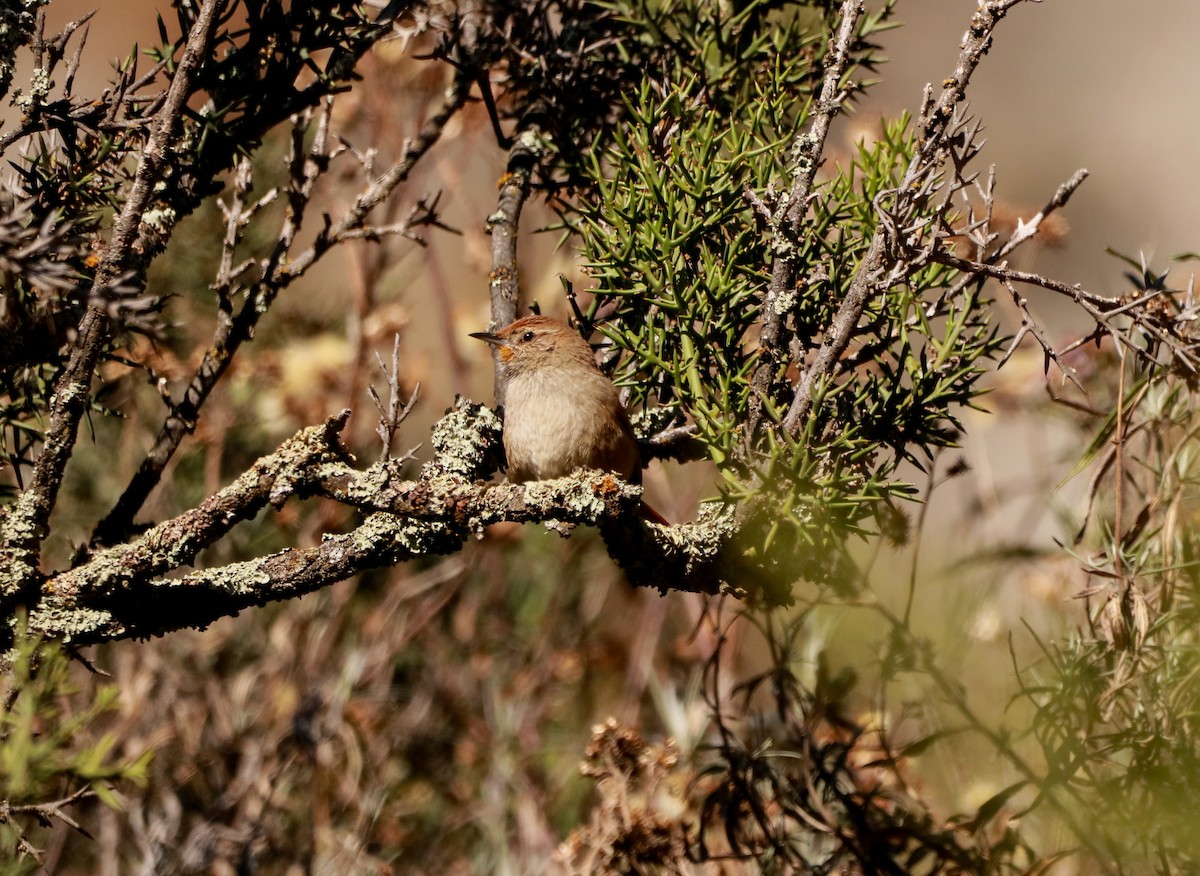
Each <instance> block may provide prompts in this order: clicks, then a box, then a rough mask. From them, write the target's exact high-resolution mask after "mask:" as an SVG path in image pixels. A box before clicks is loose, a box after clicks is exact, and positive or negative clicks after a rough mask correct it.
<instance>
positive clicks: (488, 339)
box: [471, 332, 508, 347]
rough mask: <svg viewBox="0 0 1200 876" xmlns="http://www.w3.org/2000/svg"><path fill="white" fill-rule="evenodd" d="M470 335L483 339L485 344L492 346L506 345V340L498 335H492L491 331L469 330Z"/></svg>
mask: <svg viewBox="0 0 1200 876" xmlns="http://www.w3.org/2000/svg"><path fill="white" fill-rule="evenodd" d="M471 337H473V338H477V339H478V340H481V341H483V342H484V343H485V344H491V345H492V346H493V347H507V346H508V341H507V340H505V339H504V338H502V337H500V336H499V335H494V334H492V333H491V332H471Z"/></svg>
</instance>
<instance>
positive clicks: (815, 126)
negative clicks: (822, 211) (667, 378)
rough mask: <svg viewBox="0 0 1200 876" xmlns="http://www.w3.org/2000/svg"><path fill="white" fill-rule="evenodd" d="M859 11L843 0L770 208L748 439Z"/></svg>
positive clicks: (857, 1) (770, 373) (781, 347)
mask: <svg viewBox="0 0 1200 876" xmlns="http://www.w3.org/2000/svg"><path fill="white" fill-rule="evenodd" d="M862 15H863V3H862V0H844V2H843V3H842V10H841V24H840V26H839V27H838V31H837V36H836V38H835V39H834V40H833V42H832V44H831V45H830V48H829V54H828V55H827V56H826V58H825V76H824V80H823V82H822V84H821V93H820V95H819V96H818V98H817V101H816V105H815V108H814V110H813V114H812V119H811V120H810V122H809V126H808V130H807V131H806V132H805V133H804V134H801V135H799V136H798V137H797V138H796V142H795V144H794V145H793V148H792V153H793V158H792V166H793V168H794V173H795V178H794V180H793V182H792V188H791V191H789V192H788V193H787V194H786V195H785V197H784V198H781V199H780V201H779V203H778V204H777V205H775V209H774V211H773V212H771V213H770V214H769V222H770V225H771V232H772V234H773V236H774V240H773V243H772V249H773V251H774V256H775V260H774V263H773V264H772V265H771V281H770V284H769V285H768V286H767V292H766V296H765V298H764V300H763V303H762V314H763V316H762V330H761V332H760V335H759V348H760V351H761V352H760V354H759V355H760V359H759V361H758V363H757V365H756V366H755V371H754V377H753V379H752V382H753V391H752V394H751V396H750V410H749V420H748V422H747V425H746V432H745V438H746V440H747V441H753V440H755V439H754V436H755V435H756V434H757V432H758V427H759V424H760V423H761V421H762V405H763V399H764V398H766V397H768V396H769V395H770V394H771V387H772V385H773V384H774V383H775V381H776V380H777V372H778V370H779V367H780V364H781V363H782V362H783V356H784V354H785V353H786V352H787V346H788V333H787V327H786V322H785V320H784V316H785V315H786V312H787V311H786V306H785V302H786V295H787V293H788V292H789V291H790V290H791V289H792V287H793V286H794V285H795V282H796V262H795V258H794V256H793V247H794V243H795V241H796V240H797V239H798V238H799V236H800V229H801V225H802V223H803V222H804V217H805V214H806V213H807V211H808V199H809V194H810V192H811V191H812V184H813V179H814V177H815V176H816V173H817V168H818V167H820V164H821V156H822V155H823V154H824V151H825V139H826V137H827V136H828V134H829V126H830V124H831V123H832V122H833V119H834V116H836V115H837V113H838V111H839V110H840V109H841V105H842V103H843V101H844V100H845V99H846V97H847V96H848V95H849V93H850V91H849V89H848V88H847V87H845V86H844V85H843V84H842V79H843V77H844V76H845V74H846V67H847V65H848V63H849V60H850V46H851V43H852V42H853V41H854V37H855V34H856V33H857V26H858V22H859V19H861V18H862ZM764 206H765V205H764Z"/></svg>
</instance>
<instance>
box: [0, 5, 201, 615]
mask: <svg viewBox="0 0 1200 876" xmlns="http://www.w3.org/2000/svg"><path fill="white" fill-rule="evenodd" d="M221 5H222V4H221V2H220V0H205V3H204V4H203V5H202V6H201V8H200V12H199V15H198V16H197V18H196V21H195V23H194V25H193V26H192V30H191V33H190V34H189V36H188V41H187V45H186V47H185V49H184V52H183V56H182V57H181V58H180V60H179V64H178V66H177V67H176V68H175V73H174V76H173V77H172V80H171V87H170V89H169V90H168V93H167V99H166V101H165V102H164V104H163V106H162V109H161V110H160V111H159V113H158V115H157V117H156V119H155V122H154V127H153V129H152V131H151V134H150V139H149V141H148V142H147V143H146V146H145V148H144V150H143V152H142V157H141V160H140V161H139V163H138V167H137V170H136V171H135V173H134V179H133V185H132V187H131V189H130V192H129V194H128V196H127V197H126V199H125V202H124V205H123V207H122V209H121V212H120V215H119V216H118V218H117V220H116V224H115V225H114V227H113V233H112V236H111V238H110V240H109V242H108V244H107V245H106V246H105V247H104V249H103V251H102V255H101V257H100V261H99V265H98V267H97V270H96V274H95V277H94V278H93V281H92V294H91V295H90V296H89V298H90V299H92V300H95V299H97V298H99V297H101V292H102V291H103V290H104V289H105V288H107V287H108V286H109V285H110V284H111V283H113V282H114V281H115V280H116V279H117V278H118V277H119V276H120V275H121V273H122V272H124V271H125V270H126V269H127V267H128V262H129V259H130V256H131V252H132V247H133V243H134V241H135V240H136V239H137V235H138V229H139V227H140V225H141V223H142V218H143V214H144V213H145V211H146V208H147V206H148V205H149V203H150V199H151V197H152V196H153V192H154V187H155V184H156V183H157V182H158V181H160V180H161V178H162V175H163V171H164V167H165V163H166V160H167V157H168V154H169V150H170V144H171V141H172V139H173V138H174V137H175V136H176V134H177V132H178V130H179V126H180V119H181V116H182V113H183V111H184V109H185V108H186V105H187V99H188V97H189V96H190V95H191V93H192V83H193V78H194V76H195V74H196V72H197V70H198V68H199V67H200V65H201V64H202V62H203V60H204V59H205V58H206V57H207V56H208V47H209V42H210V41H211V39H212V30H213V23H214V20H215V17H216V13H217V9H218V8H219V7H220V6H221ZM107 323H108V320H107V318H106V315H105V313H104V311H103V310H101V309H100V308H98V307H96V306H95V305H89V306H88V309H87V312H86V314H85V315H84V317H83V319H82V321H81V322H80V324H79V329H78V337H77V339H76V341H75V343H74V345H73V348H72V351H71V355H70V357H69V359H68V361H67V364H66V367H65V368H64V369H63V372H62V374H61V376H60V377H59V378H58V380H57V382H56V384H55V392H54V396H53V399H52V401H51V405H50V416H49V427H48V428H47V429H46V435H45V440H44V442H43V446H42V452H41V454H40V456H39V457H38V459H37V462H36V463H35V464H34V467H33V477H32V479H31V483H30V484H29V487H28V488H27V489H25V490H24V491H22V493H21V494H20V496H19V497H18V498H17V501H16V503H15V504H14V505H13V507H12V509H11V510H10V512H9V514H8V517H7V519H6V520H5V523H4V528H3V546H2V547H0V609H8V608H10V607H11V605H12V603H13V601H14V600H16V599H18V598H20V596H21V595H22V594H26V595H28V593H29V591H30V585H31V582H34V581H35V580H36V578H37V573H38V555H39V553H40V549H41V544H42V540H43V539H44V538H45V536H46V532H47V524H48V522H49V519H50V512H51V511H53V510H54V505H55V501H56V499H57V497H58V491H59V487H60V486H61V485H62V478H63V472H64V471H65V470H66V466H67V461H68V460H69V459H70V457H71V452H72V449H73V448H74V446H75V437H76V434H77V432H78V429H79V421H80V419H81V418H82V416H83V413H84V411H85V410H86V409H87V406H88V403H89V400H90V398H91V392H90V384H91V381H92V374H93V372H94V370H95V367H96V362H97V361H98V359H99V356H100V353H101V349H102V348H103V346H104V344H105V342H106V340H107V335H108V325H107Z"/></svg>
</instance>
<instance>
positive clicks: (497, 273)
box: [487, 127, 542, 407]
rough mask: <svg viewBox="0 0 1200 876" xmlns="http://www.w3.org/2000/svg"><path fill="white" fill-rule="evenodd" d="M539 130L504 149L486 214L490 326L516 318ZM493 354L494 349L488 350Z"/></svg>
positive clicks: (500, 389) (500, 398)
mask: <svg viewBox="0 0 1200 876" xmlns="http://www.w3.org/2000/svg"><path fill="white" fill-rule="evenodd" d="M540 136H541V135H540V132H539V131H538V129H537V128H536V127H535V128H529V129H527V130H525V131H522V132H521V134H520V136H518V137H517V139H516V141H515V142H514V143H513V145H512V148H511V149H510V150H509V152H508V167H507V169H506V171H505V174H504V176H503V177H501V179H500V197H499V201H498V203H497V206H496V212H495V213H493V214H492V215H491V216H489V217H488V218H487V227H488V233H489V234H491V235H492V272H491V274H490V275H489V277H488V287H489V291H490V292H491V298H492V321H491V324H490V328H492V329H496V328H499V327H501V326H505V325H508V324H509V323H510V322H512V321H513V320H514V319H516V318H517V299H518V297H519V296H520V292H521V289H520V278H519V277H518V275H517V231H518V228H519V225H520V222H521V208H522V207H524V205H525V199H526V198H527V197H529V184H530V178H531V176H532V174H533V168H534V165H535V164H536V162H537V158H538V156H539V155H540V154H541V149H542V146H541V142H540ZM492 355H493V356H495V355H496V354H495V351H493V353H492ZM496 404H497V405H498V406H501V407H502V406H503V405H504V386H503V382H502V381H501V379H500V371H499V369H497V371H496Z"/></svg>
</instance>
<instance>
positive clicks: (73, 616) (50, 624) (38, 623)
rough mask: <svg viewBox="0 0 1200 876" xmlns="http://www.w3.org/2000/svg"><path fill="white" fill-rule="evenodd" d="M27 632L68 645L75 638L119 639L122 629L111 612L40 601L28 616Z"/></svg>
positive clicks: (88, 639)
mask: <svg viewBox="0 0 1200 876" xmlns="http://www.w3.org/2000/svg"><path fill="white" fill-rule="evenodd" d="M29 631H30V632H31V633H35V634H37V635H42V636H45V637H46V638H48V639H59V640H61V641H63V642H70V641H73V640H75V639H83V640H86V641H95V640H97V639H111V638H116V637H118V636H120V635H121V634H122V633H123V632H124V627H123V626H122V625H121V624H120V623H118V622H116V621H115V620H114V619H113V616H112V614H111V613H109V612H107V611H103V610H101V609H91V608H66V607H64V606H62V605H60V604H57V603H54V602H50V601H43V603H42V604H41V605H39V606H38V607H37V608H36V609H34V610H33V611H32V612H31V613H30V615H29Z"/></svg>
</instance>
